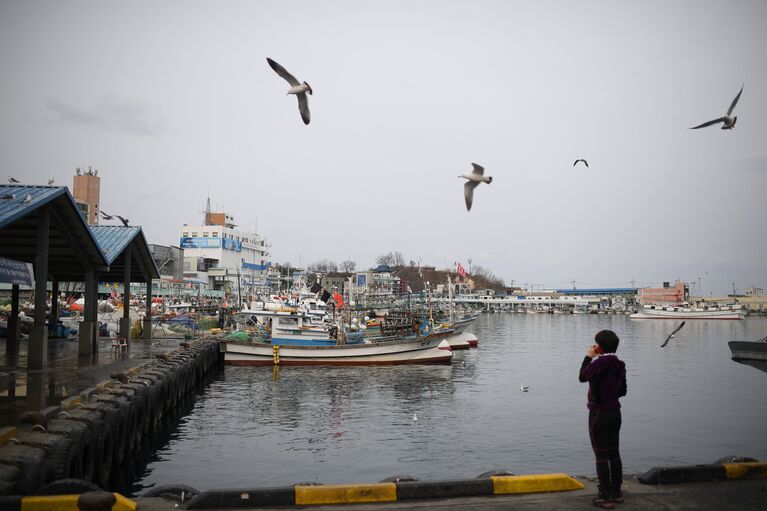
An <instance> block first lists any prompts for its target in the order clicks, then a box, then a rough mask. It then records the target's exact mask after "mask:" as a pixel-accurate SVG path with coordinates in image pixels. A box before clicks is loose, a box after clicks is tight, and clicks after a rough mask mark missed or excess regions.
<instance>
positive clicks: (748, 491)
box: [137, 477, 767, 511]
mask: <svg viewBox="0 0 767 511" xmlns="http://www.w3.org/2000/svg"><path fill="white" fill-rule="evenodd" d="M578 479H579V480H580V481H581V482H582V483H584V484H585V485H586V488H585V489H583V490H577V491H572V492H559V493H535V494H527V495H496V496H487V497H465V498H451V499H435V500H410V501H400V502H386V503H381V504H342V505H331V506H279V507H259V508H258V509H261V510H268V509H270V510H274V511H276V510H283V511H284V510H287V509H298V508H299V507H300V508H301V509H312V510H315V511H377V510H384V509H386V510H389V509H403V510H404V509H422V510H428V511H464V510H474V509H483V510H487V511H500V510H507V509H514V510H523V511H524V510H536V511H548V510H560V509H562V510H565V509H566V510H576V511H577V510H584V511H586V510H592V509H598V508H597V507H595V506H594V505H593V504H592V503H591V499H592V498H593V497H594V496H595V495H596V484H595V483H594V480H593V479H592V478H585V477H580V478H578ZM624 496H625V498H626V501H625V502H624V503H623V504H619V505H616V506H615V509H618V510H621V511H635V510H647V509H658V510H669V511H672V510H673V511H675V510H680V511H681V510H708V509H710V510H722V509H737V510H746V511H750V510H754V511H756V510H763V509H767V479H756V480H741V481H722V482H709V483H687V484H677V485H664V486H654V485H643V484H640V483H638V482H637V481H636V480H635V479H633V478H631V479H630V480H628V481H626V483H625V487H624ZM137 502H138V504H139V509H140V510H142V511H167V510H172V509H183V508H184V505H183V504H179V503H178V502H174V501H171V500H164V499H161V498H146V499H138V500H137ZM210 509H216V508H210ZM240 509H251V508H240Z"/></svg>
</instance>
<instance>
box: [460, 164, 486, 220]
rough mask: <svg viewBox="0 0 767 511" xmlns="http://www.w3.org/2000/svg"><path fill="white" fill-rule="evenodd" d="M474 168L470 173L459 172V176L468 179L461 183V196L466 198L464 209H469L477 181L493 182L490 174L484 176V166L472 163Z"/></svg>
mask: <svg viewBox="0 0 767 511" xmlns="http://www.w3.org/2000/svg"><path fill="white" fill-rule="evenodd" d="M472 166H473V167H474V170H473V171H472V173H471V174H461V175H460V176H458V177H459V178H461V177H462V178H464V179H468V181H466V184H465V185H463V196H464V198H465V199H466V211H471V203H472V202H473V201H474V189H475V188H476V187H477V185H479V183H487V184H490V183H492V182H493V178H492V177H490V176H487V177H485V176H484V174H485V167H483V166H482V165H477V164H476V163H472Z"/></svg>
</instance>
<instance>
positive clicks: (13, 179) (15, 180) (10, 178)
mask: <svg viewBox="0 0 767 511" xmlns="http://www.w3.org/2000/svg"><path fill="white" fill-rule="evenodd" d="M8 182H9V183H18V182H19V180H18V179H16V178H15V177H9V178H8Z"/></svg>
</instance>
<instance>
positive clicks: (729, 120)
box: [690, 84, 745, 130]
mask: <svg viewBox="0 0 767 511" xmlns="http://www.w3.org/2000/svg"><path fill="white" fill-rule="evenodd" d="M744 85H745V84H744ZM741 94H743V85H741V86H740V92H738V95H737V96H735V99H733V100H732V104H731V105H730V108H729V110H727V114H725V115H724V116H722V117H720V118H719V119H714V120H713V121H708V122H704V123H703V124H701V125H700V126H695V127H694V128H690V129H691V130H697V129H698V128H705V127H706V126H711V125H712V124H718V123H720V122H721V123H724V125H723V126H722V129H723V130H731V129H732V128H734V127H735V123H736V122H738V116H737V115H736V116H735V117H730V115H732V111H733V110H735V105H737V104H738V100H739V99H740V95H741Z"/></svg>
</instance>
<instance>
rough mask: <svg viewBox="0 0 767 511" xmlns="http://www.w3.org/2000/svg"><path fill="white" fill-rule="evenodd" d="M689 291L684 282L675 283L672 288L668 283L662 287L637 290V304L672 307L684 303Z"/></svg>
mask: <svg viewBox="0 0 767 511" xmlns="http://www.w3.org/2000/svg"><path fill="white" fill-rule="evenodd" d="M688 297H689V289H688V288H687V284H685V283H684V282H677V283H675V284H674V286H673V287H672V286H671V285H670V284H669V283H668V282H664V283H663V287H645V288H642V289H640V290H639V303H641V304H643V305H644V304H658V305H672V304H679V303H683V302H686V301H687V299H688Z"/></svg>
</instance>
